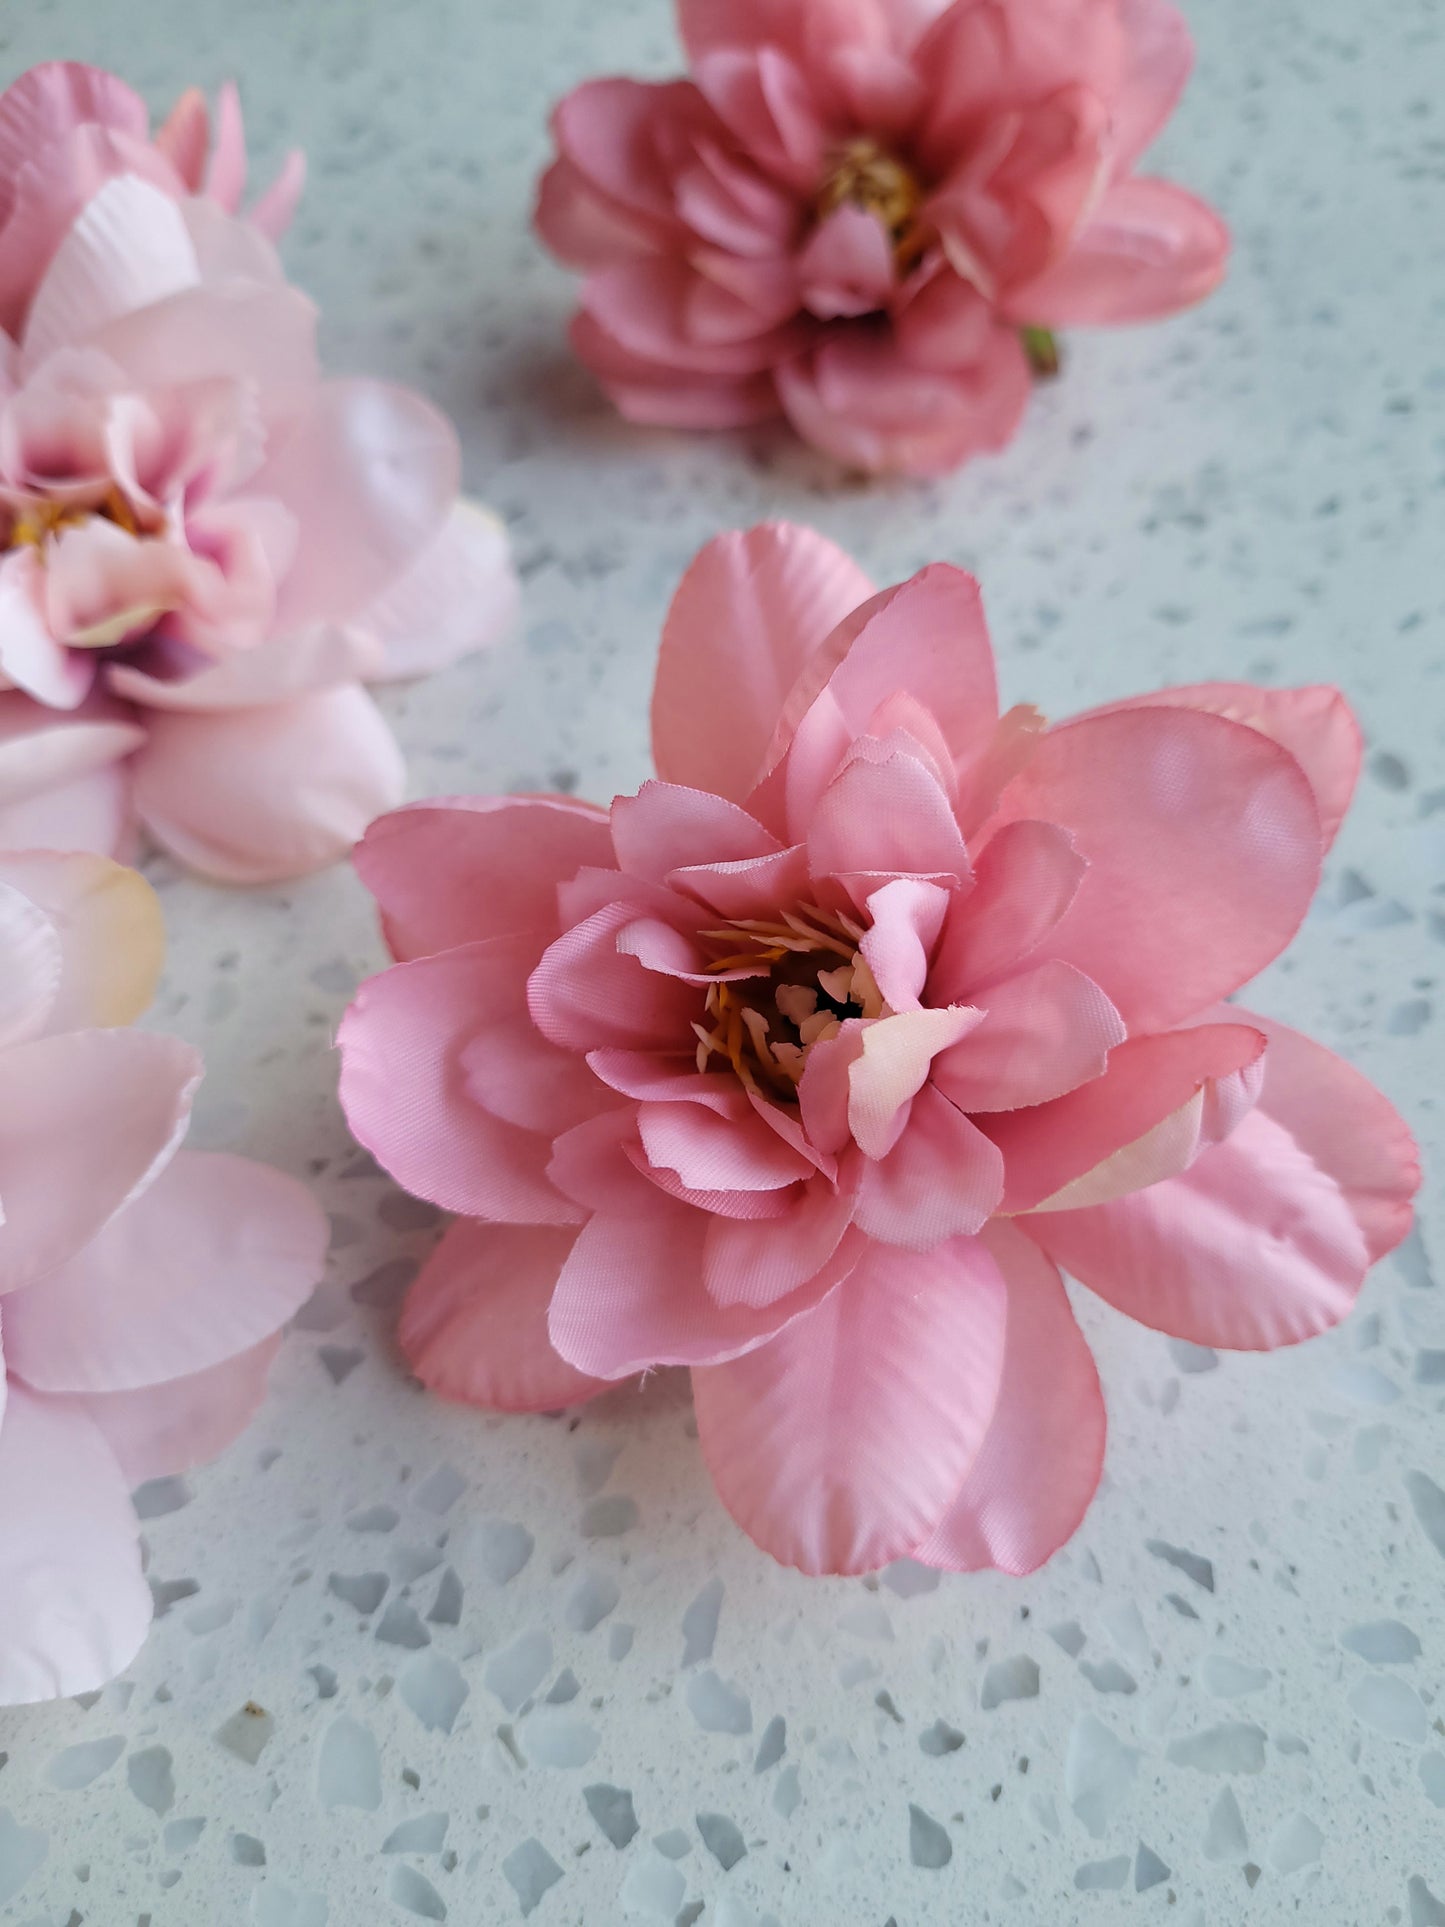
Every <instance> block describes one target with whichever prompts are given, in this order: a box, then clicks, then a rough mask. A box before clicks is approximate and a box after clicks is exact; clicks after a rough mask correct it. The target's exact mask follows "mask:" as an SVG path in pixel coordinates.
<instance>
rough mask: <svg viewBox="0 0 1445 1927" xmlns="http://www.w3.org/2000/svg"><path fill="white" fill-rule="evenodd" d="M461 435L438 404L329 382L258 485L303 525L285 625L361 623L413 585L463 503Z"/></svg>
mask: <svg viewBox="0 0 1445 1927" xmlns="http://www.w3.org/2000/svg"><path fill="white" fill-rule="evenodd" d="M460 471H461V455H460V451H459V449H458V447H457V438H456V431H455V430H454V429H453V428H452V426H451V423H450V422H448V421H447V419H446V417H445V416H444V415H442V414H439V413H438V411H437V410H436V409H435V408H433V407H432V406H431V404H430V402H427V401H424V400H423V399H422V397H421V396H420V395H415V394H413V393H411V391H410V390H409V389H405V388H392V387H388V386H387V385H386V384H385V383H384V382H378V381H362V380H348V381H331V382H327V383H325V384H324V385H323V386H321V387H320V388H319V389H317V390H316V392H315V395H314V398H313V400H312V401H311V404H310V406H309V408H308V409H307V411H306V412H305V413H304V414H303V415H302V416H301V417H300V418H299V419H298V420H297V421H296V423H295V425H294V426H293V427H292V428H291V430H290V432H289V433H288V434H286V435H284V436H280V437H277V438H276V439H274V440H273V443H272V446H271V451H270V453H269V454H268V457H267V460H266V463H265V465H264V466H263V467H262V468H261V470H260V471H259V473H258V474H257V475H255V476H254V477H253V478H252V480H251V483H250V487H251V489H252V490H253V491H254V492H255V493H256V494H258V495H263V496H270V497H274V498H275V499H276V500H277V501H279V502H280V503H282V505H283V506H284V507H285V508H287V509H288V510H289V511H290V512H291V514H292V515H294V516H295V517H296V520H297V524H298V527H299V532H300V533H299V540H298V543H297V549H296V561H295V563H294V564H293V565H292V567H291V569H290V570H289V571H288V573H287V575H286V578H285V581H284V582H283V583H282V585H281V596H280V603H279V606H278V609H277V623H278V626H280V627H283V628H300V627H304V625H305V624H306V623H308V622H315V621H325V620H328V619H329V620H335V619H337V618H339V617H345V616H351V615H355V614H357V613H358V612H360V611H361V610H363V609H365V608H366V607H367V605H368V604H369V603H371V602H372V601H374V599H375V598H376V597H377V596H379V595H381V594H383V593H384V592H385V591H386V590H387V589H389V588H390V587H391V586H392V585H393V584H394V583H395V582H397V581H398V580H399V579H400V578H401V577H402V576H404V575H405V574H406V572H407V571H408V570H410V569H411V568H412V566H413V565H414V564H415V563H416V561H417V560H418V558H419V557H420V556H421V555H422V554H423V553H424V552H425V550H426V549H427V548H428V547H429V546H430V544H431V543H432V542H434V541H435V540H436V539H437V538H438V536H440V534H441V533H442V530H443V528H444V526H445V524H446V521H447V517H448V516H449V515H450V513H451V510H452V507H453V504H454V503H455V501H456V495H457V484H458V481H459V479H460Z"/></svg>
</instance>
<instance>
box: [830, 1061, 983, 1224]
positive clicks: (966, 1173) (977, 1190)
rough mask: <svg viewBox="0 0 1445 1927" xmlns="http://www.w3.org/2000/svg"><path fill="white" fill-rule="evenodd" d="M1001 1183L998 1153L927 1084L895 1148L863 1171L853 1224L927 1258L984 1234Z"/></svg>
mask: <svg viewBox="0 0 1445 1927" xmlns="http://www.w3.org/2000/svg"><path fill="white" fill-rule="evenodd" d="M1003 1183H1004V1162H1003V1158H1002V1156H1001V1155H1000V1153H999V1151H998V1148H997V1146H996V1145H994V1144H992V1143H991V1142H990V1141H989V1139H988V1138H987V1137H985V1136H984V1134H983V1132H982V1131H980V1130H979V1128H978V1126H977V1125H976V1124H973V1123H971V1122H970V1120H969V1119H968V1118H966V1117H965V1116H964V1115H963V1113H962V1112H961V1111H959V1110H957V1109H955V1107H954V1106H953V1105H952V1104H950V1103H949V1101H948V1099H947V1098H946V1097H944V1096H943V1095H942V1094H941V1093H940V1092H938V1091H936V1090H935V1089H934V1088H933V1087H932V1086H931V1085H925V1086H924V1088H923V1089H922V1090H921V1091H919V1093H918V1095H917V1096H916V1097H915V1098H914V1100H913V1107H912V1110H911V1111H910V1113H909V1117H908V1123H907V1126H906V1128H905V1129H904V1131H903V1133H902V1135H901V1136H900V1138H899V1139H898V1142H897V1143H896V1144H895V1145H894V1147H893V1149H892V1150H891V1151H889V1152H888V1154H887V1155H886V1156H885V1157H884V1158H882V1159H881V1160H880V1161H879V1162H877V1163H874V1162H872V1161H871V1160H870V1161H869V1162H868V1163H867V1164H865V1165H864V1167H863V1176H862V1179H861V1181H860V1183H859V1187H858V1201H857V1205H856V1207H855V1209H854V1214H853V1216H854V1222H855V1223H856V1224H857V1226H858V1228H859V1230H860V1231H864V1232H866V1233H867V1234H868V1236H869V1237H870V1238H876V1239H878V1240H879V1242H880V1243H882V1244H887V1245H901V1246H903V1247H904V1248H906V1249H907V1250H909V1251H916V1252H929V1251H932V1250H934V1249H935V1248H936V1247H937V1246H938V1245H940V1244H941V1243H942V1242H943V1241H944V1240H945V1239H948V1238H956V1237H959V1236H961V1235H964V1236H972V1235H973V1234H974V1233H975V1232H977V1231H979V1230H981V1229H982V1227H983V1225H984V1224H986V1223H987V1221H988V1219H989V1217H990V1216H991V1215H992V1213H993V1212H994V1211H996V1210H997V1209H998V1206H999V1202H1000V1199H1001V1198H1002V1195H1003Z"/></svg>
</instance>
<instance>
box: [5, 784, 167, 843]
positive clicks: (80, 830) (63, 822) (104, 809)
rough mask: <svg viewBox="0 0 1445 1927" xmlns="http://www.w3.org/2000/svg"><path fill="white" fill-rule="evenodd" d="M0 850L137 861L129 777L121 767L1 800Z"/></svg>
mask: <svg viewBox="0 0 1445 1927" xmlns="http://www.w3.org/2000/svg"><path fill="white" fill-rule="evenodd" d="M0 849H7V850H80V851H86V852H89V853H90V854H92V855H95V856H108V857H117V858H121V859H124V860H128V861H132V862H133V861H134V860H135V828H134V817H133V814H132V810H131V798H130V773H129V771H128V770H127V768H126V766H125V765H124V764H123V763H112V764H110V765H109V766H108V767H107V768H104V769H95V770H91V771H90V772H89V773H88V774H86V775H84V776H75V777H72V778H70V779H69V781H67V782H61V783H55V784H51V785H49V786H48V787H46V788H44V789H38V790H35V791H33V792H31V793H30V794H28V795H26V796H23V797H20V798H18V799H17V800H16V801H14V802H4V801H0Z"/></svg>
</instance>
